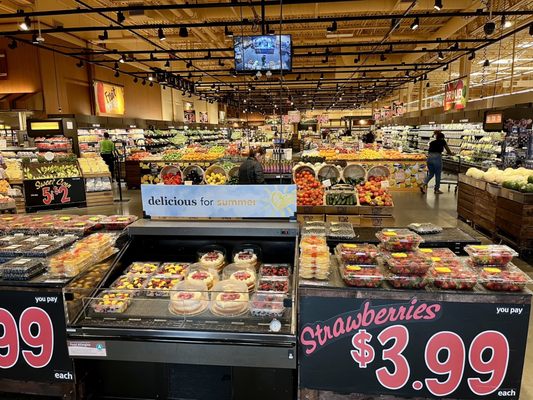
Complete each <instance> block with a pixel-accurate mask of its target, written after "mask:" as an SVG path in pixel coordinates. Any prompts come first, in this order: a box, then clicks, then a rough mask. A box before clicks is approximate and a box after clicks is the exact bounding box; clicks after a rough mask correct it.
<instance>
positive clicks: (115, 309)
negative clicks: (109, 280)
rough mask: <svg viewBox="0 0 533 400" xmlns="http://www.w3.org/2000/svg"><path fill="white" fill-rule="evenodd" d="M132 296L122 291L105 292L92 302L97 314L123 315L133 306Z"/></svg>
mask: <svg viewBox="0 0 533 400" xmlns="http://www.w3.org/2000/svg"><path fill="white" fill-rule="evenodd" d="M131 299H132V294H131V293H130V292H127V291H121V290H105V291H103V292H101V293H100V294H99V295H98V296H97V297H96V298H94V299H93V300H92V301H91V308H92V310H93V311H94V312H96V313H123V312H124V311H126V310H127V308H128V307H129V305H130V304H131Z"/></svg>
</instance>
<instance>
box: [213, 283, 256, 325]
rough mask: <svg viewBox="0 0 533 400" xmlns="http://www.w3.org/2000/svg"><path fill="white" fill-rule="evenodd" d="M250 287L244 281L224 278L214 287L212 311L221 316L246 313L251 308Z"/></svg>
mask: <svg viewBox="0 0 533 400" xmlns="http://www.w3.org/2000/svg"><path fill="white" fill-rule="evenodd" d="M249 300H250V298H249V295H248V287H247V286H246V284H245V283H243V282H238V281H233V280H224V281H220V282H218V283H217V284H216V285H215V286H214V287H213V289H212V293H211V303H210V308H209V309H210V311H211V313H213V314H214V315H217V316H220V317H236V316H240V315H244V314H246V313H247V312H248V309H249V306H250V304H249Z"/></svg>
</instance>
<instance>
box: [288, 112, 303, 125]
mask: <svg viewBox="0 0 533 400" xmlns="http://www.w3.org/2000/svg"><path fill="white" fill-rule="evenodd" d="M287 115H288V117H289V123H290V124H298V123H300V121H301V115H300V111H289V112H287Z"/></svg>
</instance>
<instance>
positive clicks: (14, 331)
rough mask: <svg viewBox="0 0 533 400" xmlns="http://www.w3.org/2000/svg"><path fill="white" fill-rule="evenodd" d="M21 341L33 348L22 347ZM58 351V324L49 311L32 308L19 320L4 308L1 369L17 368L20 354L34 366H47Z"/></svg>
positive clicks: (1, 311) (0, 316) (0, 328)
mask: <svg viewBox="0 0 533 400" xmlns="http://www.w3.org/2000/svg"><path fill="white" fill-rule="evenodd" d="M21 341H22V342H23V343H25V344H26V346H27V347H30V348H32V349H33V350H22V346H21V344H22V343H21ZM53 354H54V327H53V325H52V320H51V319H50V316H49V315H48V313H47V312H46V311H44V310H43V309H42V308H39V307H28V308H26V309H25V310H24V311H23V312H22V313H21V314H20V318H19V320H18V322H17V321H16V320H15V317H13V314H11V313H10V312H9V311H8V310H6V309H4V308H0V369H9V368H12V367H14V366H15V365H16V364H17V362H18V361H19V358H20V356H22V359H23V360H24V361H25V362H26V363H27V364H28V365H29V366H30V367H32V368H44V367H46V366H47V365H48V364H49V363H50V360H51V359H52V356H53Z"/></svg>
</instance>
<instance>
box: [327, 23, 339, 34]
mask: <svg viewBox="0 0 533 400" xmlns="http://www.w3.org/2000/svg"><path fill="white" fill-rule="evenodd" d="M326 30H327V31H328V32H336V31H337V21H333V22H332V23H331V26H329V27H328V28H326Z"/></svg>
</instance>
